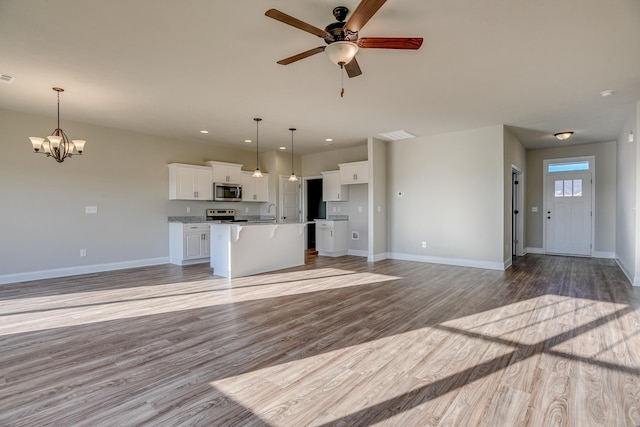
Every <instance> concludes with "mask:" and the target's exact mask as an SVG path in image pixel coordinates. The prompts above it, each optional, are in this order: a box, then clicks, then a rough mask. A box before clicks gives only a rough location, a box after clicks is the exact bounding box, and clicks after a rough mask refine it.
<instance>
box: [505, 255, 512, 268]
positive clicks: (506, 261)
mask: <svg viewBox="0 0 640 427" xmlns="http://www.w3.org/2000/svg"><path fill="white" fill-rule="evenodd" d="M512 265H513V258H512V257H509V259H506V260H504V270H506V269H507V268H509V267H511V266H512Z"/></svg>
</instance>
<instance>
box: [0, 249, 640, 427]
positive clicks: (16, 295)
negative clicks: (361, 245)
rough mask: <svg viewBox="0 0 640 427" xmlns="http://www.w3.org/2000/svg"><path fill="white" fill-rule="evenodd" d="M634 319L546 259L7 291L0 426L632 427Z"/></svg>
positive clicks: (92, 280)
mask: <svg viewBox="0 0 640 427" xmlns="http://www.w3.org/2000/svg"><path fill="white" fill-rule="evenodd" d="M639 307H640V289H638V288H635V289H634V288H632V287H631V286H630V285H629V284H628V282H627V281H626V279H625V278H624V276H623V274H622V273H621V271H620V270H619V269H618V267H617V266H616V264H615V262H613V261H611V260H598V259H587V258H569V257H547V256H542V255H528V256H526V257H524V258H521V259H518V260H516V261H515V265H514V267H513V268H511V269H509V270H508V271H507V272H498V271H488V270H480V269H473V268H460V267H451V266H442V265H431V264H424V263H417V262H404V261H391V260H386V261H381V262H377V263H375V264H368V263H367V262H366V261H364V260H363V259H362V258H357V257H341V258H338V259H326V258H322V257H321V258H315V259H313V258H312V259H310V260H309V262H308V264H307V265H305V266H303V267H300V268H294V269H289V270H284V271H281V272H276V273H271V274H261V275H257V276H253V277H248V278H241V279H234V280H227V279H223V278H219V277H214V276H211V275H210V270H209V268H208V266H207V265H196V266H188V267H177V266H172V265H163V266H157V267H149V268H140V269H131V270H123V271H118V272H110V273H102V274H92V275H84V276H75V277H69V278H63V279H51V280H42V281H35V282H28V283H21V284H13V285H4V286H0V319H1V321H0V349H1V353H0V425H1V426H43V425H57V426H72V425H82V426H105V425H107V426H108V425H113V426H127V425H148V426H174V425H189V426H190V425H206V426H219V425H228V426H296V427H297V426H307V425H314V426H333V425H337V426H368V425H389V426H431V425H442V426H445V425H446V426H477V425H484V426H556V425H558V426H565V425H566V426H581V427H583V426H637V425H640V312H639V310H638V308H639Z"/></svg>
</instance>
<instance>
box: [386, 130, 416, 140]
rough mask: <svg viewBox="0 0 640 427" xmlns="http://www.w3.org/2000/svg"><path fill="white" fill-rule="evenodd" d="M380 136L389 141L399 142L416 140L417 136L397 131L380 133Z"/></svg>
mask: <svg viewBox="0 0 640 427" xmlns="http://www.w3.org/2000/svg"><path fill="white" fill-rule="evenodd" d="M378 135H379V136H381V137H383V138H385V139H388V140H390V141H399V140H401V139H410V138H415V137H416V136H415V135H414V134H412V133H410V132H407V131H406V130H396V131H393V132H386V133H379V134H378Z"/></svg>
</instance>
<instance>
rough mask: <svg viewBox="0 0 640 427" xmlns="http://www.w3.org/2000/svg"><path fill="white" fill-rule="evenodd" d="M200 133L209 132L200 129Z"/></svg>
mask: <svg viewBox="0 0 640 427" xmlns="http://www.w3.org/2000/svg"><path fill="white" fill-rule="evenodd" d="M200 133H209V131H208V130H201V131H200Z"/></svg>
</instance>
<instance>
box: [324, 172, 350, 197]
mask: <svg viewBox="0 0 640 427" xmlns="http://www.w3.org/2000/svg"><path fill="white" fill-rule="evenodd" d="M347 199H348V190H347V187H345V186H343V185H341V184H340V171H331V172H322V200H323V201H325V202H342V201H345V200H347Z"/></svg>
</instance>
